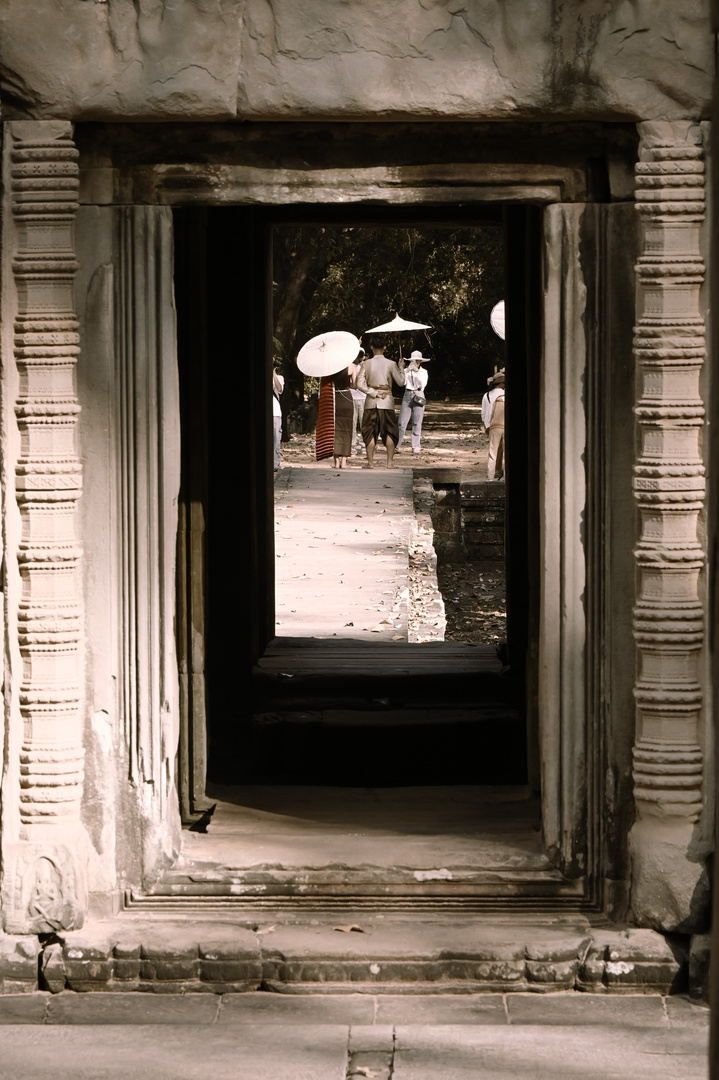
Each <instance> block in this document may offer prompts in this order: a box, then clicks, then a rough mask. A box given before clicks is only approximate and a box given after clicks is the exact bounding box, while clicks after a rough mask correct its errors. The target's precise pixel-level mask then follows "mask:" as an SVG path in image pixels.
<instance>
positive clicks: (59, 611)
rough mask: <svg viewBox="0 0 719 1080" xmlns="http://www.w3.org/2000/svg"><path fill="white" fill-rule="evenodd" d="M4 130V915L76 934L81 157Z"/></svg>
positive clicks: (60, 135)
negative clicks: (8, 610)
mask: <svg viewBox="0 0 719 1080" xmlns="http://www.w3.org/2000/svg"><path fill="white" fill-rule="evenodd" d="M6 131H7V133H8V139H7V141H6V155H9V161H6V171H5V176H6V190H8V193H9V198H10V215H7V214H6V226H5V235H6V249H7V246H8V238H11V242H12V274H13V278H14V284H15V290H16V293H15V302H14V314H15V322H14V328H15V337H14V361H15V372H14V375H13V376H12V377H13V380H14V382H15V385H16V386H17V397H16V400H15V417H16V423H17V434H18V436H19V439H18V442H17V450H18V452H17V456H16V459H15V495H16V502H17V508H18V512H19V536H18V537H17V544H16V545H14V547H15V555H16V559H17V567H16V570H17V573H16V572H15V570H14V569H13V570H12V572H11V573H9V580H10V584H9V590H8V603H9V604H13V605H14V609H13V611H14V613H13V619H12V621H11V624H10V625H11V626H16V633H17V641H16V643H15V644H14V645H13V643H11V650H12V649H15V650H16V655H17V656H19V660H20V667H21V673H20V678H19V680H18V682H19V686H18V696H17V698H15V699H14V705H13V708H14V709H17V707H18V705H19V713H18V712H16V713H15V715H16V716H18V717H19V723H21V725H22V734H21V736H20V738H19V739H18V743H19V759H20V760H19V768H17V770H15V769H14V768H13V770H12V775H13V776H14V777H15V776H16V777H17V780H16V783H17V803H16V806H15V807H14V810H15V811H16V812H15V813H13V814H12V815H11V816H12V817H13V818H14V820H15V826H14V829H13V831H14V836H13V837H12V840H13V841H14V842H11V843H8V833H7V830H4V833H3V840H4V846H3V854H4V878H3V899H4V904H3V908H4V919H5V925H6V928H7V929H8V930H11V931H13V932H23V931H24V932H28V931H30V932H43V931H51V930H57V929H60V928H63V929H68V928H70V927H73V926H78V925H81V923H82V917H83V907H84V886H83V881H84V873H83V857H82V850H83V843H82V839H83V835H84V834H83V830H82V826H81V823H80V801H81V797H82V787H83V747H82V724H81V711H80V635H81V625H82V600H81V588H80V581H79V574H78V561H79V558H80V547H79V544H78V539H77V526H76V517H77V514H76V504H77V500H78V498H79V495H80V487H81V469H80V461H79V457H78V451H77V446H76V421H77V413H78V412H79V405H78V402H77V396H76V392H75V364H76V359H77V355H78V353H79V337H78V323H77V319H76V314H75V299H74V275H75V270H76V265H77V264H76V259H75V249H74V219H75V213H76V210H77V192H78V166H77V156H78V155H77V150H76V149H75V146H74V144H73V142H72V137H71V128H70V125H69V124H64V123H48V124H43V123H17V124H8V125H6ZM8 177H9V183H7V180H8ZM7 209H8V207H7V203H6V211H7ZM8 217H9V220H8ZM5 287H6V288H7V285H6V286H5ZM5 310H7V307H6V308H5ZM8 360H10V357H7V358H6V361H5V362H6V363H7V362H8ZM8 378H9V376H8V375H6V379H5V383H4V384H5V386H6V387H7V386H8V381H7V379H8ZM7 475H8V474H7V471H6V477H7ZM8 479H10V478H9V477H8ZM11 557H12V556H11V553H10V552H8V558H11ZM12 581H14V582H15V584H14V586H13V584H12ZM11 591H14V594H13V595H11ZM15 619H16V622H15ZM8 795H10V796H11V797H12V793H11V792H9V791H8V790H7V789H6V798H7V796H8Z"/></svg>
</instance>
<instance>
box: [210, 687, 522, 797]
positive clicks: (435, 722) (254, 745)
mask: <svg viewBox="0 0 719 1080" xmlns="http://www.w3.org/2000/svg"><path fill="white" fill-rule="evenodd" d="M386 704H387V705H389V706H390V707H384V708H382V707H378V708H375V709H351V708H349V709H348V708H339V709H331V708H329V709H322V708H315V709H295V710H289V709H275V710H269V711H263V712H260V713H256V714H254V715H253V716H251V717H250V718H249V720H248V721H247V722H245V723H244V724H232V723H225V724H223V725H222V726H221V730H222V745H221V749H220V750H219V752H215V753H213V755H212V761H213V768H212V776H213V779H215V780H216V781H217V782H219V783H237V784H242V783H266V784H293V783H297V782H298V781H299V780H300V778H301V781H302V783H304V784H331V783H336V782H337V781H338V780H340V781H341V782H342V784H344V785H346V786H357V785H359V786H361V787H386V786H389V785H393V784H412V785H417V784H435V785H436V784H522V783H524V782H526V776H527V769H526V725H525V723H524V720H523V718H522V717H521V715H520V713H519V712H518V711H517V710H515V709H511V708H508V707H507V706H501V707H498V706H493V705H492V704H491V703H490V704H487V706H485V707H484V708H462V707H461V703H455V707H452V706H443V707H442V708H436V707H434V708H433V707H431V706H427V707H424V708H421V707H415V708H392V707H391V702H386ZM212 749H213V750H215V747H214V744H213V747H212ZM218 749H219V748H218Z"/></svg>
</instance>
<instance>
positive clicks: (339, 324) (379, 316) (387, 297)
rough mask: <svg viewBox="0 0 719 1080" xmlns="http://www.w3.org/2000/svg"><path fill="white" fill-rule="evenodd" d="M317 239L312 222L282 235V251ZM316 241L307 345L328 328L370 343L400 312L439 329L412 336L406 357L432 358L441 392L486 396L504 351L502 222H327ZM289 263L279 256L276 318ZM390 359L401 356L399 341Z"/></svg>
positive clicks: (302, 317)
mask: <svg viewBox="0 0 719 1080" xmlns="http://www.w3.org/2000/svg"><path fill="white" fill-rule="evenodd" d="M308 233H310V230H309V229H308V228H307V227H306V226H305V227H303V228H302V229H301V230H300V229H291V228H279V229H277V230H276V234H277V235H276V238H275V249H276V251H277V252H278V255H282V254H284V253H285V252H287V251H292V252H296V250H297V244H298V240H299V241H302V242H304V243H308V242H309V239H308ZM303 238H304V239H303ZM311 242H312V243H313V245H315V246H316V256H315V257H314V259H313V263H312V265H311V266H310V268H309V270H308V271H307V273H306V274H305V275H304V279H303V285H302V290H301V299H300V300H299V301H298V303H297V311H296V324H295V326H294V327H293V329H294V334H293V339H294V341H295V343H296V345H297V347H299V346H300V345H302V344H303V343H304V342H305V341H307V340H308V339H309V338H311V337H314V336H315V335H316V334H320V333H323V332H324V331H328V330H350V331H351V332H352V333H354V334H356V335H357V336H358V337H361V336H362V334H363V333H364V332H365V331H366V330H367V329H368V328H369V327H370V326H377V325H378V324H381V323H384V322H388V321H389V320H390V319H392V318H393V317H394V314H395V312H398V313H399V314H400V315H401V316H402V317H403V318H405V319H409V320H411V321H414V322H426V323H430V324H431V326H432V329H431V330H428V331H416V332H415V333H414V334H413V335H409V334H408V335H403V337H402V351H403V353H404V355H405V356H409V353H410V350H411V349H413V348H415V349H421V350H422V351H423V353H424V354H425V355H427V356H430V357H432V361H433V362H432V366H431V368H429V369H428V371H429V374H430V387H431V393H432V396H435V395H440V394H441V395H442V396H444V395H452V396H455V395H460V394H462V393H479V392H484V390H485V389H486V379H487V376H488V375H490V374H491V373H492V370H493V368H494V366H495V365H496V364H497V363H499V362H501V361H503V352H504V349H503V343H502V342H501V341H500V340H499V338H497V336H496V335H495V334H494V332H493V330H492V329H491V327H490V323H489V314H490V312H491V310H492V307H493V306H494V305H495V304H496V303H497V301H498V300H501V299H502V297H503V296H504V280H503V273H504V267H503V262H504V259H503V250H502V230H501V227H500V226H497V225H483V226H473V227H468V226H463V227H454V226H452V227H422V228H414V227H410V228H407V227H385V226H344V227H342V226H336V227H327V226H325V227H319V226H318V227H317V228H316V230H313V235H312V237H311ZM286 265H288V262H287V260H286V259H284V258H276V260H275V309H276V312H277V311H278V310H279V308H280V305H281V303H282V296H283V290H284V288H285V284H284V280H283V277H284V274H283V267H284V266H286ZM276 321H277V320H276ZM364 344H365V348H367V347H368V346H367V342H366V340H365V342H364ZM387 355H389V356H391V357H392V358H393V359H396V358H397V339H396V336H394V335H393V337H392V340H391V344H390V346H389V347H388V349H387Z"/></svg>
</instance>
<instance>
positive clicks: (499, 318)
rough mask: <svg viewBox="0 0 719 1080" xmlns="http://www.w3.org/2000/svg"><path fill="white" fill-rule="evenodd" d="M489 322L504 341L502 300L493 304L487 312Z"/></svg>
mask: <svg viewBox="0 0 719 1080" xmlns="http://www.w3.org/2000/svg"><path fill="white" fill-rule="evenodd" d="M489 322H490V324H491V327H492V329H493V330H494V332H495V334H496V335H497V337H500V338H501V339H502V341H504V300H500V301H499V303H498V304H495V305H494V307H493V308H492V310H491V311H490V313H489Z"/></svg>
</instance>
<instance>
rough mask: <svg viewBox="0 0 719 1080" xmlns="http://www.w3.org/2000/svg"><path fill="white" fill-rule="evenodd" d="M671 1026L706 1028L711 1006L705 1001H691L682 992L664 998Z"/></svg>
mask: <svg viewBox="0 0 719 1080" xmlns="http://www.w3.org/2000/svg"><path fill="white" fill-rule="evenodd" d="M664 1003H665V1008H666V1010H667V1017H668V1019H669V1026H670V1027H697V1028H705V1027H706V1026H707V1024H708V1023H709V1006H708V1005H706V1004H705V1003H704V1002H699V1001H690V1000H689V998H687V997H684V996H683V995H681V994H672V996H671V997H668V998H665V999H664Z"/></svg>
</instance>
